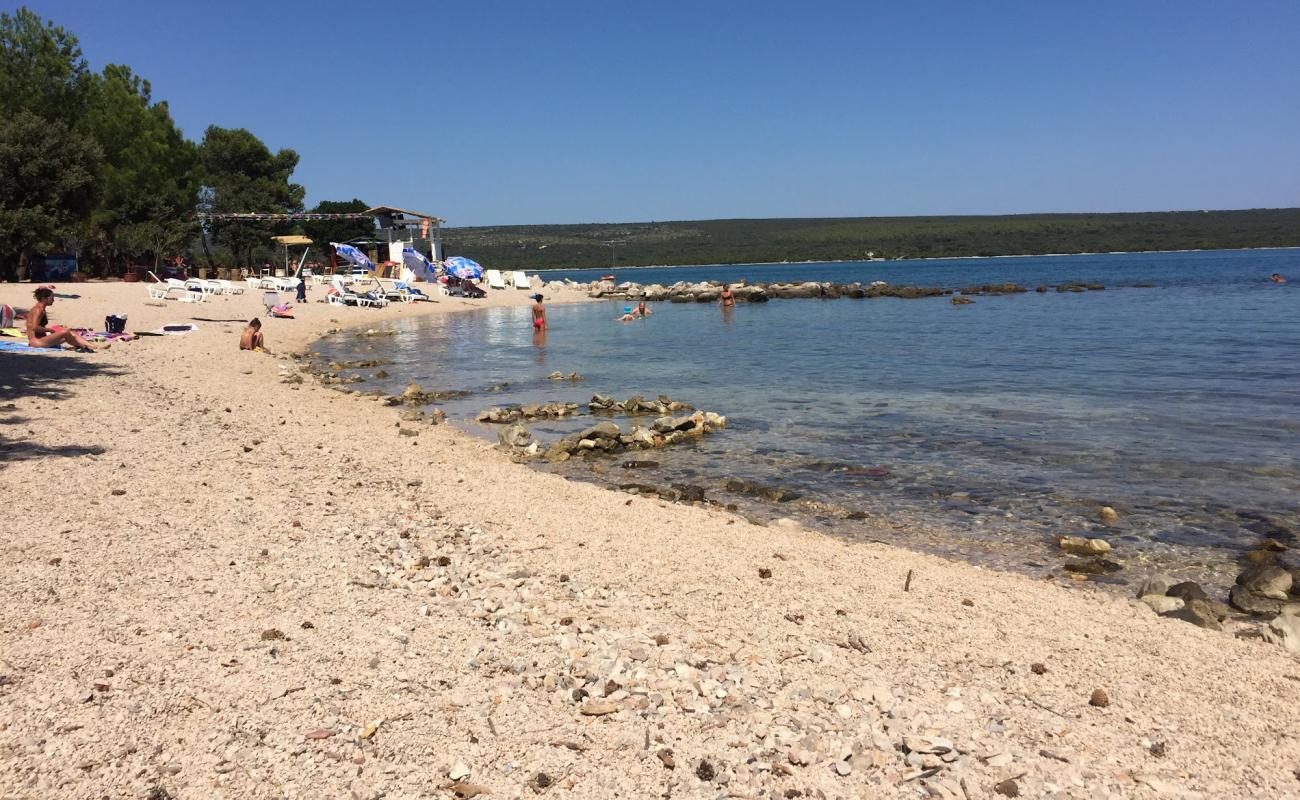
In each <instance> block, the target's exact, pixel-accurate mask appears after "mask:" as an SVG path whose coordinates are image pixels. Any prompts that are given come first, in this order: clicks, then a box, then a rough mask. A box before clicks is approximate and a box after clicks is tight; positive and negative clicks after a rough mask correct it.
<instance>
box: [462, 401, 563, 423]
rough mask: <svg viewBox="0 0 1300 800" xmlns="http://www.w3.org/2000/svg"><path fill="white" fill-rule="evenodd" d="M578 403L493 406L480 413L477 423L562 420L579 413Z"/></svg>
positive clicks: (477, 416)
mask: <svg viewBox="0 0 1300 800" xmlns="http://www.w3.org/2000/svg"><path fill="white" fill-rule="evenodd" d="M579 408H580V406H579V405H578V404H577V403H530V404H527V405H522V406H492V407H491V408H487V409H484V410H482V411H480V412H478V414H477V415H475V417H474V421H475V422H490V423H496V424H499V425H507V424H509V423H511V422H517V421H519V420H521V419H526V420H534V419H560V418H561V417H573V416H577V415H578V413H579Z"/></svg>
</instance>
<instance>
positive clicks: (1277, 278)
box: [1268, 272, 1286, 283]
mask: <svg viewBox="0 0 1300 800" xmlns="http://www.w3.org/2000/svg"><path fill="white" fill-rule="evenodd" d="M1268 279H1269V280H1270V281H1272V282H1273V283H1286V278H1283V277H1282V276H1281V275H1280V274H1279V273H1276V272H1274V273H1273V274H1272V275H1270V276H1268Z"/></svg>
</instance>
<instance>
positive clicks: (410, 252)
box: [402, 247, 438, 281]
mask: <svg viewBox="0 0 1300 800" xmlns="http://www.w3.org/2000/svg"><path fill="white" fill-rule="evenodd" d="M402 263H404V264H406V268H407V269H409V270H410V271H411V272H412V274H414V275H415V277H416V278H418V279H419V280H422V281H428V280H432V279H433V276H434V275H436V274H437V273H438V270H437V269H435V268H434V266H433V264H431V263H429V259H427V258H425V257H424V253H421V252H420V251H419V250H416V249H415V248H413V247H403V248H402Z"/></svg>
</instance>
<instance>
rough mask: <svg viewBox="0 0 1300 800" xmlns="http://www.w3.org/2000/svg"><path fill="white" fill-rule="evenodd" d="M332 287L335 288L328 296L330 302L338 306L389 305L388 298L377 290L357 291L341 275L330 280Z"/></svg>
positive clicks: (378, 306) (381, 306)
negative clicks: (346, 283)
mask: <svg viewBox="0 0 1300 800" xmlns="http://www.w3.org/2000/svg"><path fill="white" fill-rule="evenodd" d="M330 288H332V289H334V290H335V291H334V292H331V293H330V295H329V296H328V297H327V298H326V299H327V300H328V301H329V302H330V303H332V304H334V305H336V306H354V305H355V306H373V307H376V308H383V307H384V306H386V305H388V298H386V297H383V296H381V295H379V294H378V293H377V292H373V291H371V292H356V291H353V290H351V289H349V288H347V286H346V285H345V284H344V283H343V279H342V278H341V277H338V276H335V277H334V280H333V281H331V282H330Z"/></svg>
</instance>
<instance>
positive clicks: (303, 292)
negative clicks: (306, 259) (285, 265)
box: [295, 275, 307, 303]
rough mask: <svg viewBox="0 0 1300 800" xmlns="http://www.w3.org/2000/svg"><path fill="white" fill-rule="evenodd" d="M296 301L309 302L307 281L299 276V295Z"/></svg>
mask: <svg viewBox="0 0 1300 800" xmlns="http://www.w3.org/2000/svg"><path fill="white" fill-rule="evenodd" d="M295 299H296V300H297V301H298V302H299V303H305V302H307V279H306V278H304V277H303V276H302V275H299V276H298V295H297V297H296V298H295Z"/></svg>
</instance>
